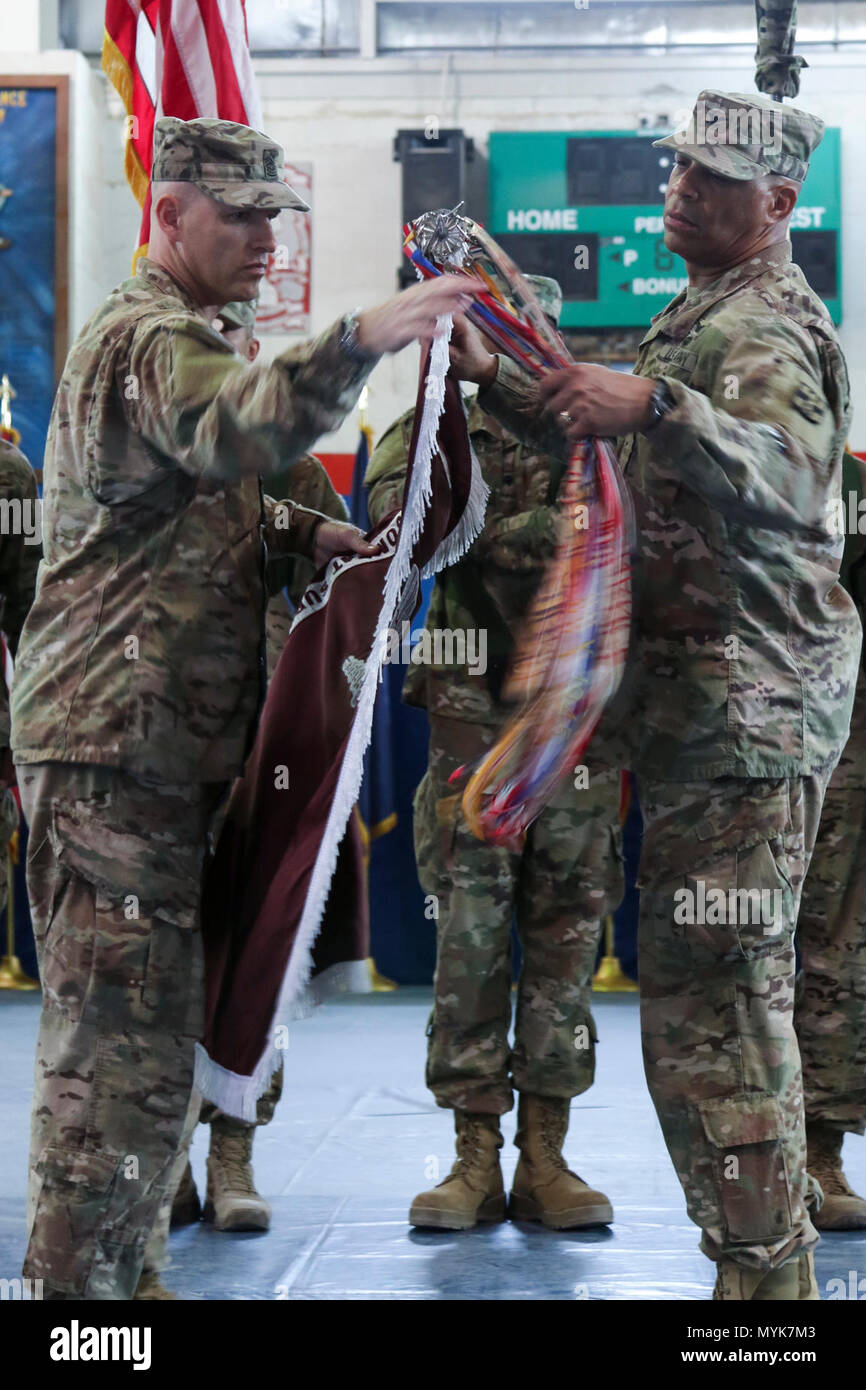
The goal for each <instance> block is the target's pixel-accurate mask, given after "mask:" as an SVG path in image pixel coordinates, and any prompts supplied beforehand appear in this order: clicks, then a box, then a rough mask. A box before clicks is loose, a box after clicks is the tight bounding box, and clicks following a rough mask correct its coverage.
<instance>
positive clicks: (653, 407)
mask: <svg viewBox="0 0 866 1390" xmlns="http://www.w3.org/2000/svg"><path fill="white" fill-rule="evenodd" d="M675 406H676V401H675V400H674V398H673V396H672V395H671V391H670V387H669V386H668V384H667V382H666V381H661V380H660V381H657V382H656V389H655V390H654V391H653V393H652V395H651V396H650V403H649V408H650V421H649V424H648V425H644V427H643V429H642V430H641V434H649V432H650V430H654V429H655V427H656V425H657V424H658V423H659V420H663V419H664V417H665V416H666V415H668V414H670V412H671V411H672V410H673V409H674V408H675Z"/></svg>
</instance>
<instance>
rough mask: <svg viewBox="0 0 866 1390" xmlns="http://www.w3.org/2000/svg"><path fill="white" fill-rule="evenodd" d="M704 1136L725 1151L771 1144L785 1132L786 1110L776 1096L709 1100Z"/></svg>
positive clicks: (703, 1106)
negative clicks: (751, 1145)
mask: <svg viewBox="0 0 866 1390" xmlns="http://www.w3.org/2000/svg"><path fill="white" fill-rule="evenodd" d="M699 1110H700V1115H701V1120H702V1122H703V1126H704V1133H705V1134H706V1136H707V1138H708V1139H709V1141H710V1143H711V1144H714V1145H716V1147H717V1148H721V1149H738V1148H740V1147H741V1146H742V1145H743V1144H768V1143H772V1142H773V1141H774V1140H776V1139H778V1138H779V1137H780V1136H781V1134H782V1133H783V1132H784V1121H783V1118H782V1109H781V1106H780V1105H779V1102H778V1101H777V1100H776V1098H775V1096H762V1095H755V1096H750V1095H744V1096H736V1097H731V1098H728V1099H727V1100H706V1101H702V1102H701V1104H700V1106H699Z"/></svg>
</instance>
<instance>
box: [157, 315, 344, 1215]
mask: <svg viewBox="0 0 866 1390" xmlns="http://www.w3.org/2000/svg"><path fill="white" fill-rule="evenodd" d="M257 303H258V301H257V300H248V301H243V300H240V301H237V302H236V303H232V304H224V305H223V307H222V309H220V312H219V317H218V318H217V319H215V320H214V327H215V328H217V329H218V330H219V331H220V332H221V333H222V335H223V337H224V338H225V339H226V341H227V342H229V343H231V345H232V347H233V348H234V349H235V351H236V352H239V353H240V355H241V356H242V357H244V358H246V360H247V361H248V362H250V363H252V362H255V360H256V358H257V357H258V355H259V346H260V344H259V340H258V338H257V337H256V336H255V324H256V305H257ZM266 484H267V486H268V487H269V488H270V489H273V483H272V481H271V480H270V479H266ZM290 486H291V490H292V497H293V499H294V501H295V502H297V503H298V504H299V505H301V506H303V507H307V508H309V509H310V510H311V511H314V512H318V513H320V514H321V515H323V516H327V517H331V518H332V519H333V520H334V521H348V519H349V512H348V508H347V507H346V504H345V502H344V501H343V499H342V497H340V495H339V493H338V492H336V491H335V489H334V486H333V484H332V483H331V480H330V478H329V477H328V475H327V473H326V472H325V470H324V468H323V467H322V465H321V463H320V462H319V460H318V459H317V458H316V457H315V456H314V455H313V454H304V455H303V457H302V458H299V459H298V461H297V463H296V464H294V466H293V467H292V470H291V482H290ZM314 574H315V566H314V565H313V562H312V561H311V560H309V559H307V558H306V557H305V556H302V555H276V556H269V558H268V565H267V571H266V584H267V590H268V607H267V613H266V615H265V639H266V649H267V678H268V681H270V679H271V677H272V676H273V674H274V671H275V670H276V666H277V662H278V661H279V659H280V653H281V652H282V650H283V647H284V645H285V642H286V638H287V637H288V635H289V628H290V627H291V624H292V612H293V608H294V607H297V604H298V603H299V601H300V598H301V595H302V594H303V592H304V589H305V588H306V587H307V585H308V583H309V582H310V580H311V579H312V577H313V575H314ZM286 591H288V599H289V600H290V601H291V605H292V606H290V603H289V602H288V601H287V598H286ZM282 1090H283V1069H282V1067H281V1066H280V1067H278V1068H277V1070H276V1071H275V1072H274V1074H273V1076H272V1077H271V1081H270V1084H269V1085H268V1088H267V1090H266V1091H265V1092H264V1094H263V1095H261V1096H260V1097H259V1099H258V1102H257V1104H256V1121H255V1124H248V1123H246V1122H245V1121H244V1120H237V1119H235V1118H234V1116H232V1115H224V1114H223V1113H222V1111H221V1110H217V1109H216V1107H215V1106H213V1105H211V1104H210V1103H209V1102H208V1101H205V1103H204V1105H203V1106H202V1108H201V1114H200V1116H199V1123H200V1124H209V1125H210V1151H209V1153H208V1159H207V1192H206V1195H205V1204H204V1210H203V1211H202V1205H201V1202H200V1201H199V1196H198V1193H197V1191H196V1187H195V1181H194V1179H193V1175H192V1169H191V1167H190V1164H189V1160H187V1162H186V1164H185V1167H184V1171H183V1175H182V1177H181V1182H180V1186H179V1188H178V1191H177V1195H176V1196H175V1199H174V1203H173V1205H172V1209H171V1224H172V1226H185V1225H189V1224H190V1223H191V1222H194V1221H198V1219H199V1217H200V1216H202V1215H203V1216H204V1219H205V1221H212V1222H213V1224H214V1229H215V1230H217V1231H267V1230H268V1229H269V1227H270V1224H271V1208H270V1204H269V1203H268V1202H267V1201H266V1200H265V1198H264V1197H262V1196H261V1195H260V1194H259V1193H258V1192H257V1191H256V1186H255V1181H254V1178H253V1170H252V1151H253V1138H254V1135H255V1132H256V1129H257V1128H260V1127H261V1126H262V1125H267V1124H270V1122H271V1120H272V1119H273V1117H274V1111H275V1109H276V1106H277V1102H278V1101H279V1099H280V1096H281V1095H282Z"/></svg>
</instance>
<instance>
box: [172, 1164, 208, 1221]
mask: <svg viewBox="0 0 866 1390" xmlns="http://www.w3.org/2000/svg"><path fill="white" fill-rule="evenodd" d="M200 1217H201V1202H200V1201H199V1195H198V1192H197V1191H196V1186H195V1179H194V1178H193V1175H192V1168H191V1167H190V1165H189V1162H187V1165H186V1167H185V1168H184V1170H183V1177H182V1178H181V1180H180V1187H179V1188H178V1189H177V1192H176V1193H175V1195H174V1201H173V1202H172V1204H171V1227H172V1230H174V1228H175V1227H176V1226H192V1225H193V1223H194V1222H196V1221H198V1220H199V1218H200Z"/></svg>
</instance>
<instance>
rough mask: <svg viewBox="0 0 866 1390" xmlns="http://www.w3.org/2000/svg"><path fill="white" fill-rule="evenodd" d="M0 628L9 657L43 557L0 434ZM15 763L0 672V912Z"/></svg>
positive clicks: (27, 481) (14, 453)
mask: <svg viewBox="0 0 866 1390" xmlns="http://www.w3.org/2000/svg"><path fill="white" fill-rule="evenodd" d="M0 509H2V521H3V525H2V531H0V628H2V629H3V636H4V637H5V638H6V645H7V647H8V648H9V652H10V655H11V656H12V658H13V660H14V658H15V653H16V652H17V650H18V639H19V637H20V636H21V628H22V627H23V625H24V619H25V618H26V617H27V613H28V611H29V608H30V605H31V604H32V602H33V595H34V593H35V592H36V571H37V569H38V568H39V561H40V559H41V557H42V546H41V544H40V542H39V535H40V532H39V511H38V509H39V502H38V499H37V496H36V475H35V473H34V472H33V469H32V468H31V467H30V464H29V463H28V462H27V459H26V458H25V457H24V455H23V454H22V453H21V451H20V449H17V448H16V447H15V445H14V444H12V443H10V442H9V440H8V439H3V438H2V437H0ZM14 781H15V769H14V768H13V766H12V754H11V752H10V749H9V696H8V693H7V690H6V680H5V675H4V673H2V672H0V912H2V911H3V909H4V907H5V906H6V896H7V893H8V890H9V884H8V881H7V880H8V872H9V856H8V854H7V852H6V850H7V846H8V844H9V841H10V840H11V839H12V836H13V835H14V834H15V831H16V830H17V829H18V803H17V802H16V800H15V795H14V793H13V791H12V786H13V784H14Z"/></svg>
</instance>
